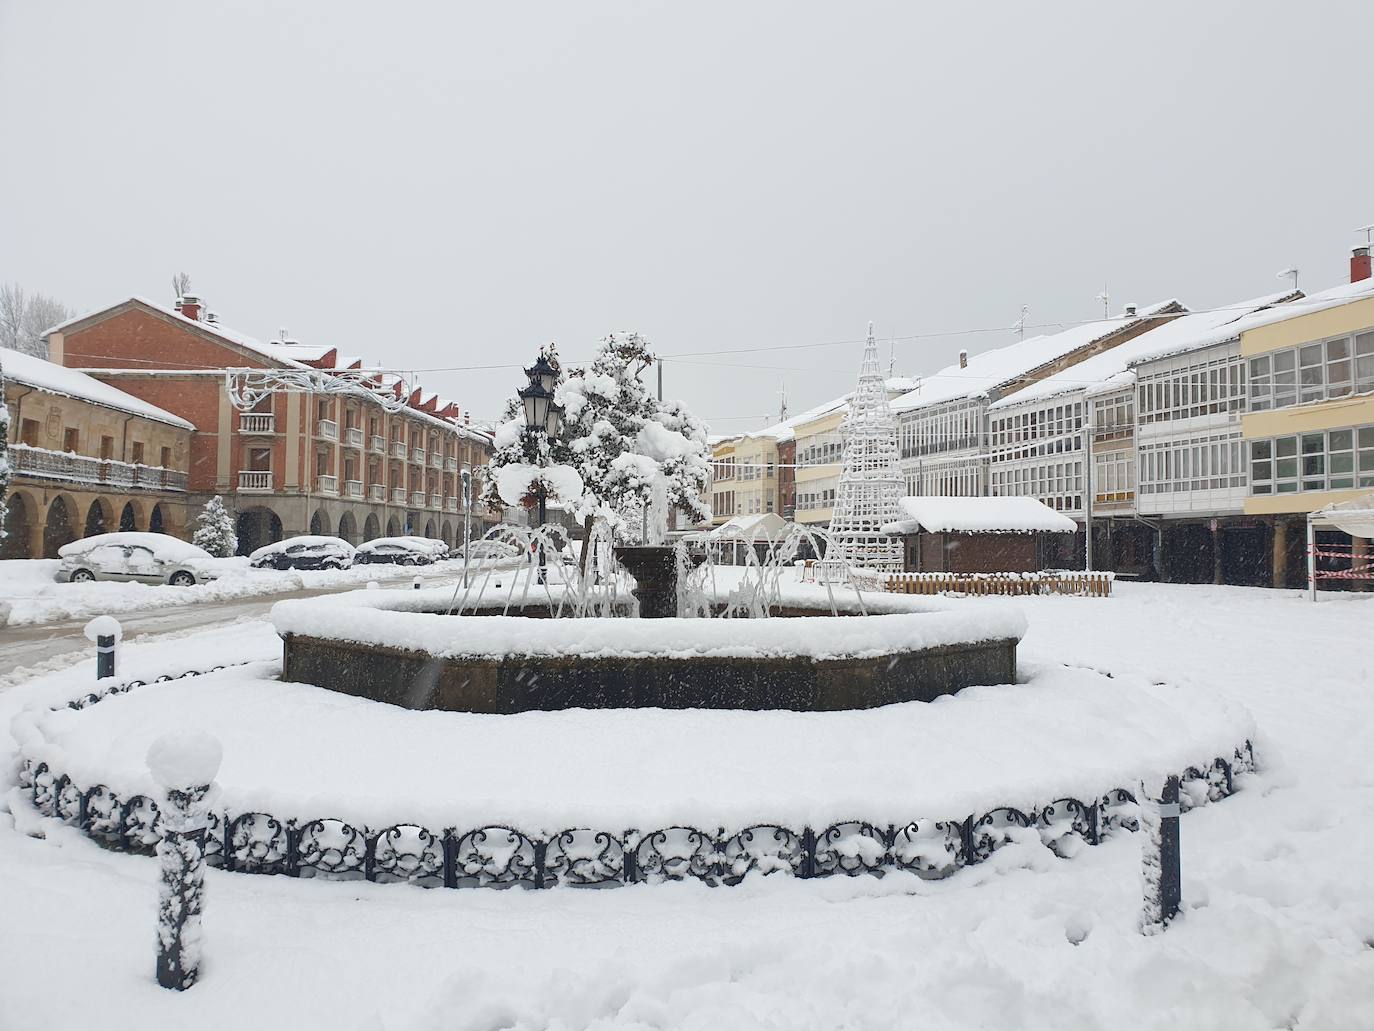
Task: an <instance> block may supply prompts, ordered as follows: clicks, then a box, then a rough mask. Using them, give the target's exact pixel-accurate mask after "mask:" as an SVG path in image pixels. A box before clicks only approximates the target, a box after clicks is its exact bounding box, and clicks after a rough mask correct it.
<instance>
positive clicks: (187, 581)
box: [170, 569, 196, 587]
mask: <svg viewBox="0 0 1374 1031" xmlns="http://www.w3.org/2000/svg"><path fill="white" fill-rule="evenodd" d="M170 583H171V585H172V586H173V587H194V586H195V583H196V578H195V577H194V576H192V575H191V574H190V573H188V572H186V570H184V569H181V570H178V571H177V572H175V573H173V574H172V579H171V581H170Z"/></svg>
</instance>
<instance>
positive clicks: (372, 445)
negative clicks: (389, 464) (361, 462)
mask: <svg viewBox="0 0 1374 1031" xmlns="http://www.w3.org/2000/svg"><path fill="white" fill-rule="evenodd" d="M367 449H368V450H369V451H374V452H376V453H377V454H379V455H384V454H386V438H385V437H383V436H380V435H378V434H376V433H374V434H372V439H371V440H369V441H368V447H367Z"/></svg>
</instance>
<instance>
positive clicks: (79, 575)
mask: <svg viewBox="0 0 1374 1031" xmlns="http://www.w3.org/2000/svg"><path fill="white" fill-rule="evenodd" d="M94 579H95V574H94V573H92V572H91V571H90V570H89V569H78V570H77V571H76V572H74V573H73V574H72V583H74V584H88V583H90V582H91V581H92V580H94Z"/></svg>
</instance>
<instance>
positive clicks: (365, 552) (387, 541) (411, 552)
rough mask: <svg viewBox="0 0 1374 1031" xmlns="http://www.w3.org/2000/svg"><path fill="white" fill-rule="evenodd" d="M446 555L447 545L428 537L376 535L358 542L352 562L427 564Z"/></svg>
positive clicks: (404, 564) (355, 563)
mask: <svg viewBox="0 0 1374 1031" xmlns="http://www.w3.org/2000/svg"><path fill="white" fill-rule="evenodd" d="M447 557H448V545H447V544H445V543H444V542H443V541H436V540H434V539H433V538H430V537H378V538H377V539H376V540H371V541H367V542H365V543H363V544H359V545H358V548H357V550H356V551H354V552H353V564H354V565H355V566H362V565H387V564H390V565H397V566H427V565H429V564H430V563H432V562H438V561H439V560H440V559H443V558H447Z"/></svg>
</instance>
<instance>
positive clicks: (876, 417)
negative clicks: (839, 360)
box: [826, 322, 903, 573]
mask: <svg viewBox="0 0 1374 1031" xmlns="http://www.w3.org/2000/svg"><path fill="white" fill-rule="evenodd" d="M840 433H841V435H842V437H843V439H844V452H843V459H844V466H843V468H842V471H841V472H840V483H839V488H838V490H836V492H835V509H834V512H833V513H832V514H831V517H830V551H829V553H828V554H827V555H826V559H827V560H841V561H843V562H845V563H846V564H847V565H849V566H855V567H860V568H864V569H875V570H880V571H883V572H894V573H895V572H901V570H902V542H901V539H900V538H898V537H896V536H893V535H892V534H886V533H883V532H882V528H883V526H885V525H886V524H888V523H893V522H896V521H897V520H898V519H899V518H900V515H899V513H898V509H897V502H898V500H899V499H900V498H901V497H902V494H903V486H902V476H901V473H900V472H899V471H898V468H897V420H896V418H895V417H894V416H893V414H892V409H891V408H889V407H888V404H887V387H886V384H885V383H884V382H883V373H882V369H881V368H880V367H879V365H878V345H877V343H876V342H875V341H874V339H873V323H871V322H870V323H869V324H868V344H867V346H866V347H865V348H864V359H863V364H862V365H861V366H860V367H859V389H858V390H856V391H855V392H854V397H853V398H852V399H851V400H850V402H849V413H848V414H847V415H846V416H845V420H844V423H843V424H842V425H841V427H840Z"/></svg>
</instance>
